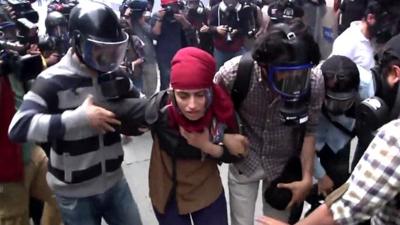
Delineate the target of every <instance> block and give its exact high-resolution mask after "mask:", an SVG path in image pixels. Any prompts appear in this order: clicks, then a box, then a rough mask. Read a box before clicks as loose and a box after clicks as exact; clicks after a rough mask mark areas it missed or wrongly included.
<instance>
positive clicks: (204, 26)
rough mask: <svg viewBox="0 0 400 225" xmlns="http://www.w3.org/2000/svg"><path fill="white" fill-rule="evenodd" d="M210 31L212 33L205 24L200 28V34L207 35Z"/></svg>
mask: <svg viewBox="0 0 400 225" xmlns="http://www.w3.org/2000/svg"><path fill="white" fill-rule="evenodd" d="M208 31H210V27H209V26H207V25H205V24H204V23H203V26H202V27H201V28H200V32H201V33H207V32H208Z"/></svg>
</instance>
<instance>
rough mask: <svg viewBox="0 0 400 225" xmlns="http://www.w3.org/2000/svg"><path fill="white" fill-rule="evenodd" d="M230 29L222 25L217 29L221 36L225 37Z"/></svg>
mask: <svg viewBox="0 0 400 225" xmlns="http://www.w3.org/2000/svg"><path fill="white" fill-rule="evenodd" d="M227 31H228V28H227V27H226V26H225V25H220V26H218V27H217V33H218V34H219V35H221V36H225V35H226V32H227Z"/></svg>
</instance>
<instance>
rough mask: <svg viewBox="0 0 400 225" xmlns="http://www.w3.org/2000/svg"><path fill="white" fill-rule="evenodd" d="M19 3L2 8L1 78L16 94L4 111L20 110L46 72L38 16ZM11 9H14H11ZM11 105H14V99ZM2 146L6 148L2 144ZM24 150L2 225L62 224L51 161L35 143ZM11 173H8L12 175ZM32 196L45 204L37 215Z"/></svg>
mask: <svg viewBox="0 0 400 225" xmlns="http://www.w3.org/2000/svg"><path fill="white" fill-rule="evenodd" d="M18 3H19V4H16V2H15V1H8V3H7V4H5V5H2V6H1V9H2V11H3V12H4V14H2V18H1V19H2V22H1V25H0V33H1V34H2V35H1V38H0V39H1V40H0V42H1V49H2V53H1V64H0V74H1V75H4V76H7V77H4V78H2V79H3V81H4V82H3V84H5V83H10V84H11V87H12V90H11V91H12V92H14V93H13V94H12V95H13V96H15V105H14V103H13V104H12V105H8V106H4V107H7V108H9V107H12V109H13V110H14V109H15V108H19V106H20V103H21V101H22V96H23V95H24V93H25V92H26V91H27V90H29V88H30V84H31V82H32V80H33V79H35V77H36V76H37V74H39V73H40V72H41V71H42V69H43V68H44V65H43V60H42V58H41V55H40V52H39V51H38V48H37V26H36V25H34V24H33V22H34V21H37V20H36V19H35V18H36V16H35V15H37V13H36V12H35V11H33V10H32V8H31V7H30V3H29V2H26V1H18ZM10 5H11V6H13V7H10ZM19 10H20V11H19ZM23 16H26V17H23ZM18 17H20V18H18ZM11 19H12V20H11ZM28 19H31V20H33V21H29V20H28ZM8 101H13V102H14V99H11V100H10V99H9V100H8ZM2 107H3V106H2ZM7 108H5V109H3V108H2V110H5V112H8V111H7V110H11V109H7ZM7 127H8V125H7ZM1 146H3V143H2V144H1ZM21 149H22V154H21V155H19V156H17V157H21V161H22V162H23V164H22V166H23V168H22V169H23V171H24V173H23V177H22V180H19V181H18V182H11V183H9V184H6V188H5V189H6V190H5V191H4V192H3V194H5V195H9V196H13V198H14V201H10V199H8V198H6V199H2V200H0V201H1V202H2V203H4V204H2V206H3V205H4V206H5V207H6V208H5V209H4V208H0V211H1V212H0V215H1V216H0V217H1V218H0V223H1V224H3V222H4V221H3V217H8V219H10V220H15V221H19V222H16V223H15V224H24V225H25V224H29V222H28V220H29V216H31V217H32V219H33V221H34V223H35V224H39V223H40V220H42V224H45V225H53V224H54V225H57V224H60V223H61V218H60V214H59V212H58V209H57V207H56V202H55V198H54V197H53V193H52V192H51V190H50V189H49V187H48V185H47V183H46V178H45V176H46V172H47V160H48V159H47V157H46V155H45V153H44V151H43V149H42V148H40V147H38V146H37V145H35V144H33V143H26V144H24V145H22V146H21ZM0 158H4V159H5V160H7V157H3V156H0ZM13 160H16V159H12V160H11V162H12V161H13ZM10 171H11V170H8V172H9V173H11V172H10ZM1 185H3V184H1ZM3 188H4V186H3ZM21 191H22V192H21ZM30 196H31V197H33V198H35V199H38V200H40V201H43V202H45V208H44V211H43V212H42V207H39V208H38V209H39V211H38V213H37V214H35V213H30V212H29V209H28V206H29V205H30V203H32V201H31V200H30V199H29V197H30ZM15 203H18V204H15ZM3 212H6V213H3ZM42 215H43V216H42ZM6 220H7V219H6ZM8 222H9V221H8ZM8 222H5V223H8Z"/></svg>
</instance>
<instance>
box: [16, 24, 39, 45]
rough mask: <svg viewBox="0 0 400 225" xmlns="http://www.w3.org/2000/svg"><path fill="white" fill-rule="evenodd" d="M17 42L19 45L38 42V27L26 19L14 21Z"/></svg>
mask: <svg viewBox="0 0 400 225" xmlns="http://www.w3.org/2000/svg"><path fill="white" fill-rule="evenodd" d="M16 26H17V31H18V32H17V40H18V41H19V42H20V43H21V44H23V45H24V44H37V43H38V42H39V37H38V27H37V25H36V24H34V23H32V22H31V21H30V20H28V19H26V18H20V19H17V21H16Z"/></svg>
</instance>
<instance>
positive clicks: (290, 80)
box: [268, 64, 313, 125]
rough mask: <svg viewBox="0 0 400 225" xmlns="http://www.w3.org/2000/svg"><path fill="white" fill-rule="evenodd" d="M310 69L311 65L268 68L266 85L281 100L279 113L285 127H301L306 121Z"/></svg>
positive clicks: (273, 66)
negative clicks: (267, 84)
mask: <svg viewBox="0 0 400 225" xmlns="http://www.w3.org/2000/svg"><path fill="white" fill-rule="evenodd" d="M312 67H313V65H312V64H302V65H279V66H275V65H270V66H269V69H268V83H269V85H270V86H271V87H272V89H273V90H274V91H275V92H276V93H278V94H279V95H280V96H281V98H282V100H283V104H282V107H281V108H280V110H279V111H280V115H281V120H282V122H283V123H284V124H286V125H301V124H303V123H305V122H307V121H308V100H309V96H310V91H311V85H310V74H311V68H312Z"/></svg>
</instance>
